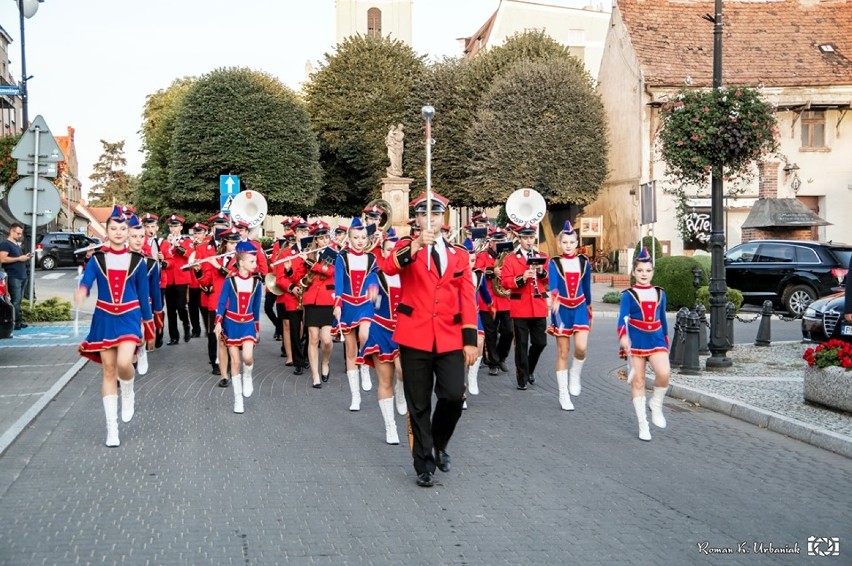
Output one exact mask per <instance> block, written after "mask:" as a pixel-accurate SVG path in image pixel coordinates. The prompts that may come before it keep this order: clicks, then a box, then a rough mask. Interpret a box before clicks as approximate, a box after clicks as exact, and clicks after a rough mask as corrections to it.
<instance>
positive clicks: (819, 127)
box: [802, 110, 825, 148]
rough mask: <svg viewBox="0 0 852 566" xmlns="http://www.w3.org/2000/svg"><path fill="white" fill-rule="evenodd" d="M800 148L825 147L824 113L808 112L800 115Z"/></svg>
mask: <svg viewBox="0 0 852 566" xmlns="http://www.w3.org/2000/svg"><path fill="white" fill-rule="evenodd" d="M802 147H803V148H817V147H819V148H822V147H825V111H823V110H808V111H806V112H803V113H802Z"/></svg>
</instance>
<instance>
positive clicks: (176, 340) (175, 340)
mask: <svg viewBox="0 0 852 566" xmlns="http://www.w3.org/2000/svg"><path fill="white" fill-rule="evenodd" d="M175 344H180V340H178V339H177V338H174V339H172V340H169V343H168V344H167V346H174V345H175Z"/></svg>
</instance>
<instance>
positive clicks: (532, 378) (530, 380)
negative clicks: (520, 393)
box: [527, 374, 535, 385]
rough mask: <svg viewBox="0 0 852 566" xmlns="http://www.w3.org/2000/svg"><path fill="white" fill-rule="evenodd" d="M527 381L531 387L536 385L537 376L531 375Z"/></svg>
mask: <svg viewBox="0 0 852 566" xmlns="http://www.w3.org/2000/svg"><path fill="white" fill-rule="evenodd" d="M527 381H529V382H530V385H532V384H533V383H535V376H534V375H533V374H529V375H528V376H527Z"/></svg>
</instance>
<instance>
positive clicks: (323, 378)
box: [320, 373, 328, 383]
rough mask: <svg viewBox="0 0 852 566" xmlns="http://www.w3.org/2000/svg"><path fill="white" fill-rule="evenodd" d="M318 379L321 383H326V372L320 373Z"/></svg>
mask: <svg viewBox="0 0 852 566" xmlns="http://www.w3.org/2000/svg"><path fill="white" fill-rule="evenodd" d="M320 381H322V382H323V383H328V374H327V373H325V374H323V375H321V376H320Z"/></svg>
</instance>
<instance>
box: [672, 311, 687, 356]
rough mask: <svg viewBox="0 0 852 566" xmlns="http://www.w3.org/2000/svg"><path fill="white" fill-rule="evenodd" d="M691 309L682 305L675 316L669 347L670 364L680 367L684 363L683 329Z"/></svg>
mask: <svg viewBox="0 0 852 566" xmlns="http://www.w3.org/2000/svg"><path fill="white" fill-rule="evenodd" d="M688 315H689V309H687V308H686V307H682V308H681V309H680V310H679V311H677V316H676V317H675V325H674V333H673V334H672V341H671V347H670V348H669V365H670V366H671V367H673V368H679V367H680V365H681V364H682V363H683V329H684V327H685V326H686V317H687V316H688Z"/></svg>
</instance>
